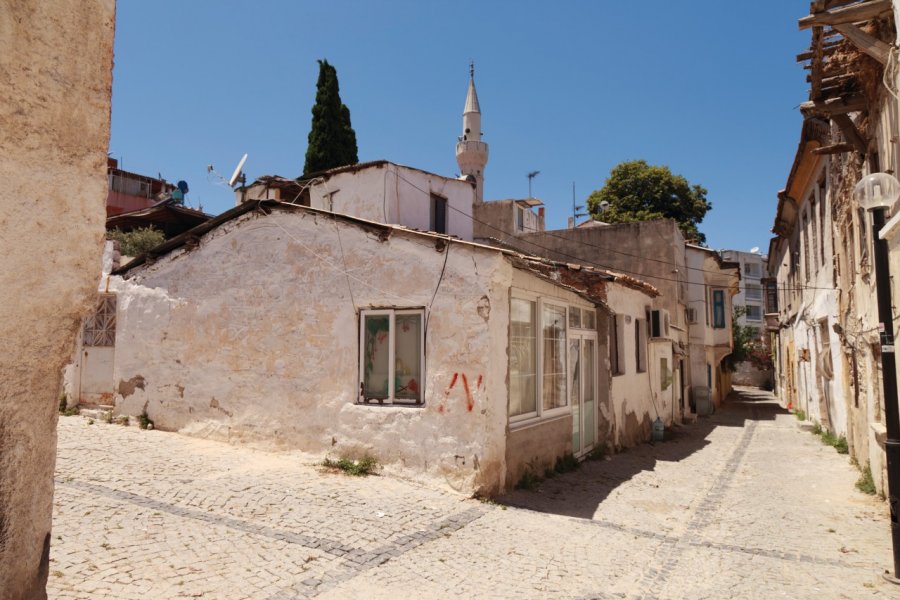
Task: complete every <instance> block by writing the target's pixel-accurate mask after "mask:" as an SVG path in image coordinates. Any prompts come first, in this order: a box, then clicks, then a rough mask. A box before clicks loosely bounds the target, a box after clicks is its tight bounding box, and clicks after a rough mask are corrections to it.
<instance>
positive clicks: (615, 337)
mask: <svg viewBox="0 0 900 600" xmlns="http://www.w3.org/2000/svg"><path fill="white" fill-rule="evenodd" d="M609 363H610V370H611V371H612V374H613V375H622V374H624V373H625V316H624V315H612V316H611V317H610V319H609Z"/></svg>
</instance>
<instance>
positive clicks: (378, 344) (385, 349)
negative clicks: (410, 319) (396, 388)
mask: <svg viewBox="0 0 900 600" xmlns="http://www.w3.org/2000/svg"><path fill="white" fill-rule="evenodd" d="M363 323H364V327H365V337H364V340H365V345H366V346H365V349H364V358H365V361H366V364H365V369H364V373H365V375H364V377H363V393H364V394H365V397H366V398H388V397H390V394H389V391H388V375H389V370H388V366H389V362H388V361H389V360H390V328H391V320H390V317H389V316H388V315H366V316H365V317H364V318H363Z"/></svg>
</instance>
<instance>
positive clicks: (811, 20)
mask: <svg viewBox="0 0 900 600" xmlns="http://www.w3.org/2000/svg"><path fill="white" fill-rule="evenodd" d="M889 10H891V0H869V1H868V2H860V3H859V4H851V5H850V6H844V7H841V8H835V9H833V10H829V11H827V12H820V13H816V14H814V15H809V16H806V17H803V18H802V19H800V20H799V21H797V25H798V26H799V27H800V29H801V30H803V29H809V28H810V27H814V26H816V25H841V24H844V23H859V22H860V21H868V20H869V19H874V18H875V17H878V16H880V15H881V14H882V13H886V12H887V11H889Z"/></svg>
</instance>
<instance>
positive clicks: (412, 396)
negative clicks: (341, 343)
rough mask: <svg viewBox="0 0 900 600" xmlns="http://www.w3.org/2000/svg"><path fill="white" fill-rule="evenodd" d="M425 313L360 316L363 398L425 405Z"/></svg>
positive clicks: (368, 313)
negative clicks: (423, 323)
mask: <svg viewBox="0 0 900 600" xmlns="http://www.w3.org/2000/svg"><path fill="white" fill-rule="evenodd" d="M424 314H425V311H424V310H422V309H413V310H400V309H378V310H363V311H361V312H360V318H361V321H362V322H361V326H360V398H361V399H362V400H363V401H365V402H370V401H373V400H377V401H378V403H379V404H394V403H396V404H422V399H423V397H424V396H423V394H422V392H423V388H424V386H423V377H422V375H423V373H424V364H425V331H424V328H423V327H422V319H423V316H424Z"/></svg>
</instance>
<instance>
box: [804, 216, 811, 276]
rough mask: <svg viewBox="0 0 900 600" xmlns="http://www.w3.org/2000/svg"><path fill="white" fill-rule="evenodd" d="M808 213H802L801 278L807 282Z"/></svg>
mask: <svg viewBox="0 0 900 600" xmlns="http://www.w3.org/2000/svg"><path fill="white" fill-rule="evenodd" d="M809 274H810V272H809V213H807V212H806V211H804V212H803V276H804V277H805V278H806V281H809Z"/></svg>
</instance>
